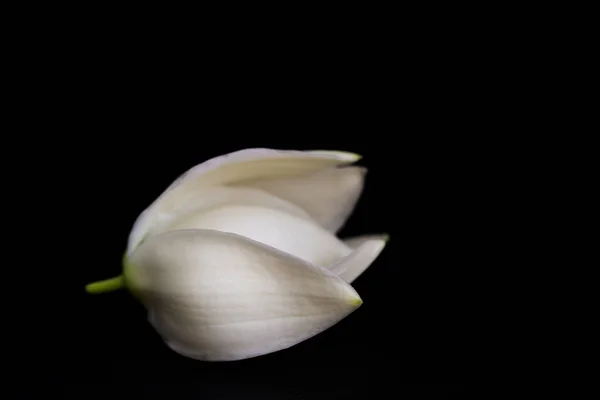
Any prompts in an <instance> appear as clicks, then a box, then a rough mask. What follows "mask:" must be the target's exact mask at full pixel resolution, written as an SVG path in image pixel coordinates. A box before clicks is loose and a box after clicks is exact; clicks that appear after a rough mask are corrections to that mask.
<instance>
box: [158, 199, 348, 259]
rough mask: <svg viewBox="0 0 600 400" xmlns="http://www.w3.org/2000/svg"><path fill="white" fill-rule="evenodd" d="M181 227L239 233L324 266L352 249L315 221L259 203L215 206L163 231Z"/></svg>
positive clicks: (175, 223) (176, 221)
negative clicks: (261, 205)
mask: <svg viewBox="0 0 600 400" xmlns="http://www.w3.org/2000/svg"><path fill="white" fill-rule="evenodd" d="M178 229H214V230H218V231H223V232H231V233H237V234H238V235H242V236H245V237H247V238H250V239H253V240H256V241H258V242H261V243H264V244H266V245H269V246H272V247H275V248H276V249H279V250H282V251H285V252H286V253H290V254H292V255H294V256H296V257H300V258H302V259H303V260H306V261H308V262H310V263H313V264H315V265H318V266H321V267H329V266H331V265H333V264H334V263H336V262H337V261H339V260H340V259H341V258H342V257H345V256H346V255H348V254H350V252H351V250H350V248H349V247H348V246H346V245H345V244H344V243H343V242H342V241H341V240H339V239H338V238H337V237H335V236H334V235H333V234H332V233H330V232H328V231H326V230H325V229H323V228H321V227H320V226H319V225H317V224H316V223H315V222H314V221H312V220H308V219H305V218H300V217H297V216H295V215H292V214H289V213H287V212H284V211H281V210H276V209H272V208H267V207H260V206H246V205H244V206H237V205H230V206H223V207H218V208H212V209H209V210H207V211H201V212H198V213H194V214H187V215H184V216H182V217H180V218H177V219H176V220H175V221H173V222H172V223H171V224H169V225H167V226H164V227H163V231H167V230H178Z"/></svg>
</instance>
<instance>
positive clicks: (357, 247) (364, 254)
mask: <svg viewBox="0 0 600 400" xmlns="http://www.w3.org/2000/svg"><path fill="white" fill-rule="evenodd" d="M388 240H389V236H388V235H386V234H382V235H365V236H357V237H354V238H350V239H347V240H345V241H344V242H345V243H346V244H348V245H349V246H350V247H351V248H353V249H354V251H353V252H352V254H350V255H349V256H348V257H346V258H345V259H343V260H342V261H340V262H338V263H337V264H335V265H333V266H331V267H330V268H329V269H330V270H331V271H332V272H334V273H336V274H338V275H339V276H341V277H342V279H343V280H345V281H346V282H348V283H352V282H353V281H354V280H355V279H356V278H358V277H359V276H360V275H361V274H362V273H363V272H364V271H365V270H366V269H367V268H369V266H370V265H371V264H372V263H373V261H375V259H376V258H377V256H379V253H381V251H382V250H383V248H384V247H385V244H386V243H387V241H388Z"/></svg>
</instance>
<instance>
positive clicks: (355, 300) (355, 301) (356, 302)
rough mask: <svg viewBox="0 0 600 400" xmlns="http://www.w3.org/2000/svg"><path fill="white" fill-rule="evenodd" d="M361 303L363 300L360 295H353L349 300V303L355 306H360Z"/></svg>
mask: <svg viewBox="0 0 600 400" xmlns="http://www.w3.org/2000/svg"><path fill="white" fill-rule="evenodd" d="M362 303H363V301H362V299H361V298H360V297H354V298H352V299H351V300H350V304H352V305H353V306H354V307H356V308H358V307H360V306H361V304H362Z"/></svg>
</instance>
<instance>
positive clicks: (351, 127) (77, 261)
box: [21, 82, 479, 400]
mask: <svg viewBox="0 0 600 400" xmlns="http://www.w3.org/2000/svg"><path fill="white" fill-rule="evenodd" d="M105 83H106V82H100V83H98V84H97V85H94V87H93V88H90V87H89V86H88V87H86V90H87V91H88V93H87V94H85V95H84V94H81V93H80V94H78V92H77V90H75V91H74V92H73V93H74V94H73V95H72V96H71V97H70V98H69V99H68V100H64V101H63V100H60V101H58V103H57V104H53V107H52V112H47V113H44V114H42V115H41V116H40V117H39V119H40V120H39V122H41V124H42V125H44V126H51V127H52V130H53V132H55V133H54V134H52V135H45V136H44V137H41V138H40V139H39V140H37V141H36V146H35V147H36V151H38V152H39V154H41V155H40V156H39V157H40V158H39V159H38V158H36V156H35V155H34V154H33V153H30V154H29V157H30V159H31V160H35V161H36V165H38V164H39V167H37V166H36V168H37V173H41V174H42V176H43V179H41V181H42V182H43V184H45V185H46V186H44V187H43V188H40V189H39V190H38V191H37V192H36V195H35V196H33V197H32V198H33V199H34V200H35V201H39V200H40V199H43V200H44V201H43V202H42V203H41V204H43V205H44V206H43V207H42V209H41V210H37V209H36V211H35V212H36V213H37V214H35V215H38V214H39V215H43V216H44V217H47V218H48V220H49V221H50V222H48V224H51V225H45V226H44V229H43V230H42V231H40V232H41V233H40V234H43V235H44V238H45V239H44V240H45V246H46V247H44V249H43V250H38V248H36V247H29V248H28V249H27V250H26V251H27V252H28V253H41V254H31V255H32V256H41V257H42V259H43V260H44V263H43V266H44V267H43V268H42V267H40V268H39V269H38V270H36V271H35V272H36V274H37V276H38V278H36V279H35V281H36V283H39V284H40V285H39V286H40V288H39V290H38V292H37V293H36V294H40V297H38V296H37V295H36V296H35V298H36V299H38V300H36V301H38V303H36V305H34V308H36V309H37V310H41V311H39V312H37V314H36V317H35V320H34V321H32V319H29V320H28V321H27V322H28V323H29V325H31V326H33V327H32V328H30V329H27V330H26V332H24V333H23V336H27V338H26V340H28V341H29V343H30V345H29V348H28V349H29V350H31V359H28V360H30V361H31V362H30V363H29V364H27V366H26V369H27V373H29V374H31V373H33V371H35V373H36V374H39V376H41V377H42V378H41V379H42V382H44V384H43V385H41V386H40V387H37V386H38V385H30V386H32V387H29V388H28V389H31V388H33V389H40V388H41V390H44V391H46V386H44V385H51V387H54V388H56V389H58V390H60V392H61V393H62V394H63V395H68V396H73V397H74V398H80V396H84V397H94V396H95V395H98V396H102V397H104V398H106V396H112V395H113V394H114V393H119V395H120V393H128V394H131V395H136V394H137V396H140V397H135V398H145V397H146V396H151V395H157V396H158V397H159V398H164V397H161V396H163V395H165V396H166V395H168V394H171V396H173V397H169V398H206V399H213V398H214V399H250V398H251V399H253V398H257V399H282V400H285V399H321V398H323V399H350V398H374V399H377V398H389V397H394V396H396V395H401V396H402V397H401V398H447V397H448V396H452V395H453V393H454V396H458V395H459V392H461V391H462V388H463V385H464V383H465V370H466V368H467V367H468V358H467V354H468V352H467V348H468V347H469V343H470V342H471V340H472V337H473V336H474V333H473V329H472V325H473V321H474V320H475V319H476V316H473V315H468V314H467V313H466V311H465V305H466V304H468V303H469V302H470V301H472V299H469V298H468V296H467V294H466V293H468V281H467V280H466V272H465V271H466V266H467V265H470V264H472V263H474V260H473V257H472V254H473V246H472V242H471V240H472V238H473V236H475V235H476V234H475V233H473V232H472V231H469V225H470V222H471V219H472V214H473V210H474V209H476V207H477V198H478V195H477V187H478V184H479V181H478V178H475V177H474V176H475V175H474V174H473V169H474V168H475V167H474V163H473V157H472V155H471V149H472V142H471V140H470V139H469V140H467V139H464V138H463V136H462V135H461V134H451V133H449V132H446V131H445V128H444V127H446V126H449V125H452V126H454V127H456V126H463V127H464V126H465V125H466V124H468V123H469V122H468V120H467V119H466V118H465V116H464V115H463V114H460V113H458V114H457V113H456V111H457V109H456V108H448V109H446V108H443V107H438V106H437V105H436V104H432V102H431V101H430V100H429V99H428V98H426V97H421V96H420V95H419V94H418V93H416V92H412V93H411V94H410V95H408V96H406V98H404V99H403V100H398V99H395V98H394V97H393V96H391V97H388V96H386V97H381V98H377V97H376V96H373V95H371V94H370V93H369V91H368V90H366V91H364V90H363V91H361V92H358V91H352V90H351V89H350V88H348V87H346V88H345V89H344V88H343V87H341V86H340V89H339V91H337V90H334V89H328V90H327V93H331V91H332V90H333V91H335V92H336V93H335V97H328V96H326V95H316V94H311V93H307V92H304V93H303V96H302V97H298V98H296V99H294V100H293V101H290V100H289V97H290V96H289V93H288V95H287V96H286V97H279V95H278V93H277V91H276V90H275V91H272V92H270V93H271V95H270V97H269V96H267V97H269V98H268V99H267V100H265V96H263V95H259V89H260V88H259V87H258V86H256V87H253V88H252V90H250V89H247V90H246V89H244V88H242V89H240V88H238V89H239V90H238V91H237V93H239V95H236V96H235V97H233V98H229V97H228V96H229V95H228V94H227V93H228V92H227V91H224V93H221V94H220V95H211V96H215V97H208V98H206V97H205V98H203V99H202V100H196V99H195V98H194V96H193V94H188V95H187V96H184V97H182V98H176V97H170V95H162V94H161V95H158V94H157V93H155V92H154V91H153V86H152V85H138V86H136V88H138V89H137V90H136V91H135V93H133V92H134V90H133V89H131V88H129V87H126V88H124V89H123V88H121V89H120V90H119V91H118V92H111V89H115V90H116V88H114V87H113V86H110V85H109V84H108V83H106V84H107V85H108V86H107V87H108V88H110V89H106V88H105V87H104V86H103V85H104V84H105ZM301 86H302V85H301V84H299V85H298V87H295V88H289V87H288V89H287V90H288V91H294V90H298V91H300V90H301ZM154 89H156V88H154ZM162 89H164V88H162ZM344 90H345V91H344ZM89 92H97V93H99V96H98V98H97V99H90V96H89ZM160 93H163V92H162V91H161V92H160ZM165 93H168V91H166V92H165ZM378 93H381V92H378ZM248 147H271V148H281V149H301V150H302V149H338V150H347V151H351V152H356V153H360V154H362V155H363V156H364V158H363V159H362V160H361V161H360V162H359V164H361V165H364V166H366V167H368V168H369V173H368V175H367V184H366V187H365V190H364V193H363V196H362V198H361V199H360V201H359V203H358V206H357V209H356V211H355V213H354V214H353V216H352V217H351V218H350V220H349V222H348V224H347V225H346V227H345V228H344V229H343V230H342V232H341V235H342V236H346V235H353V234H360V233H369V232H372V233H378V232H388V233H389V234H390V235H391V241H390V242H389V243H388V246H387V247H386V249H385V250H384V251H383V253H382V254H381V255H380V257H379V258H378V259H377V260H376V262H375V263H374V264H373V265H372V266H371V267H370V268H369V269H368V270H367V272H365V273H364V274H363V275H362V276H361V277H360V278H359V279H358V280H357V281H356V282H355V283H354V286H355V288H356V290H357V291H358V292H359V293H360V295H361V296H362V298H363V300H364V304H363V305H362V307H361V308H360V309H359V310H357V311H356V312H354V313H353V314H351V315H350V316H349V317H348V318H346V319H345V320H343V321H342V322H340V323H339V324H338V325H336V326H334V327H333V328H331V329H329V330H328V331H326V332H324V333H322V334H320V335H318V336H316V337H314V338H312V339H310V340H308V341H306V342H304V343H301V344H299V345H297V346H294V347H293V348H290V349H288V350H285V351H281V352H278V353H274V354H270V355H266V356H262V357H258V358H255V359H250V360H245V361H240V362H231V363H204V362H199V361H194V360H189V359H186V358H183V357H181V356H179V355H177V354H175V353H174V352H172V351H171V350H169V349H168V348H167V347H166V346H165V345H163V343H162V341H161V340H160V338H159V336H158V335H157V334H156V333H155V332H154V331H153V329H152V328H151V327H150V325H149V324H148V323H147V321H146V316H145V313H144V310H143V308H142V307H141V306H140V305H139V304H137V303H136V302H135V301H134V300H133V299H132V298H131V297H130V296H129V295H128V294H127V293H125V292H117V293H112V294H106V295H102V296H89V295H86V294H85V292H84V285H85V284H86V283H88V282H91V281H95V280H99V279H104V278H108V277H112V276H114V275H117V274H119V273H120V268H121V265H120V262H121V257H122V254H123V251H124V249H125V245H126V239H127V236H128V234H129V230H130V229H131V226H132V224H133V222H134V220H135V219H136V217H137V216H138V214H139V213H140V212H141V211H142V210H143V209H144V208H145V207H147V206H148V205H149V204H150V203H151V202H152V201H153V200H154V199H155V197H156V196H158V195H159V194H160V193H161V192H162V191H163V190H164V189H165V188H166V187H167V186H168V185H169V184H170V183H171V182H172V181H173V180H174V179H175V178H176V177H177V176H179V175H180V174H181V173H183V172H184V171H186V170H187V169H188V168H190V167H192V166H193V165H195V164H197V163H200V162H202V161H204V160H206V159H208V158H211V157H214V156H217V155H220V154H224V153H227V152H231V151H235V150H238V149H242V148H248ZM40 160H43V161H40ZM21 172H22V174H24V175H27V174H28V172H27V171H26V168H25V167H24V168H23V171H21ZM468 215H471V217H467V216H468ZM36 218H37V217H36ZM36 232H38V231H36ZM475 261H476V260H475ZM40 299H41V300H40ZM25 319H28V317H25ZM29 325H28V326H29ZM42 355H43V356H42ZM33 360H34V361H33ZM36 376H37V375H36ZM175 393H177V394H175ZM179 394H180V395H179ZM184 395H190V396H187V397H186V396H184ZM456 398H458V397H456Z"/></svg>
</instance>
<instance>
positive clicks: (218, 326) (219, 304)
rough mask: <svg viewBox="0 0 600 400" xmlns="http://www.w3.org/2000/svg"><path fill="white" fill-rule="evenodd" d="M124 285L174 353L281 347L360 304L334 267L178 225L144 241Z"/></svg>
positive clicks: (222, 353) (225, 355) (224, 355)
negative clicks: (138, 296) (136, 295)
mask: <svg viewBox="0 0 600 400" xmlns="http://www.w3.org/2000/svg"><path fill="white" fill-rule="evenodd" d="M125 276H126V279H127V284H128V286H130V287H131V288H132V290H134V291H135V292H137V293H139V294H140V298H141V299H142V301H143V303H144V304H145V305H146V307H147V308H148V310H149V319H150V321H151V323H152V324H153V325H154V327H155V328H156V330H157V331H158V332H159V333H160V334H161V336H162V337H163V339H164V340H165V342H166V343H167V344H168V345H169V346H170V347H171V348H172V349H173V350H175V351H176V352H178V353H180V354H182V355H184V356H187V357H191V358H195V359H200V360H208V361H229V360H240V359H244V358H249V357H255V356H259V355H262V354H266V353H271V352H274V351H278V350H282V349H285V348H288V347H290V346H293V345H295V344H297V343H299V342H301V341H303V340H306V339H308V338H310V337H312V336H314V335H316V334H318V333H320V332H322V331H323V330H325V329H328V328H329V327H331V326H333V325H334V324H336V323H337V322H339V321H340V320H341V319H343V318H344V317H346V316H347V315H348V314H350V313H351V312H352V311H354V310H355V309H356V308H357V307H358V306H359V305H360V304H361V303H362V301H361V299H360V297H359V296H358V294H357V293H356V291H355V290H354V289H353V288H352V287H351V286H350V285H348V284H347V283H346V282H344V281H343V280H342V279H341V278H340V277H338V276H337V275H335V274H333V273H332V272H330V271H328V270H326V269H324V268H320V267H317V266H314V265H311V264H309V263H307V262H305V261H303V260H301V259H299V258H296V257H293V256H291V255H289V254H286V253H284V252H281V251H278V250H276V249H274V248H272V247H269V246H265V245H263V244H261V243H259V242H256V241H253V240H250V239H247V238H243V237H242V236H239V235H236V234H231V233H223V232H218V231H211V230H179V231H171V232H166V233H163V234H159V235H155V236H152V237H150V238H148V239H147V240H145V241H144V242H143V243H142V244H140V246H139V247H138V248H137V249H136V250H135V251H134V252H133V253H132V255H131V256H130V257H129V258H128V263H127V265H126V269H125Z"/></svg>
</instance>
